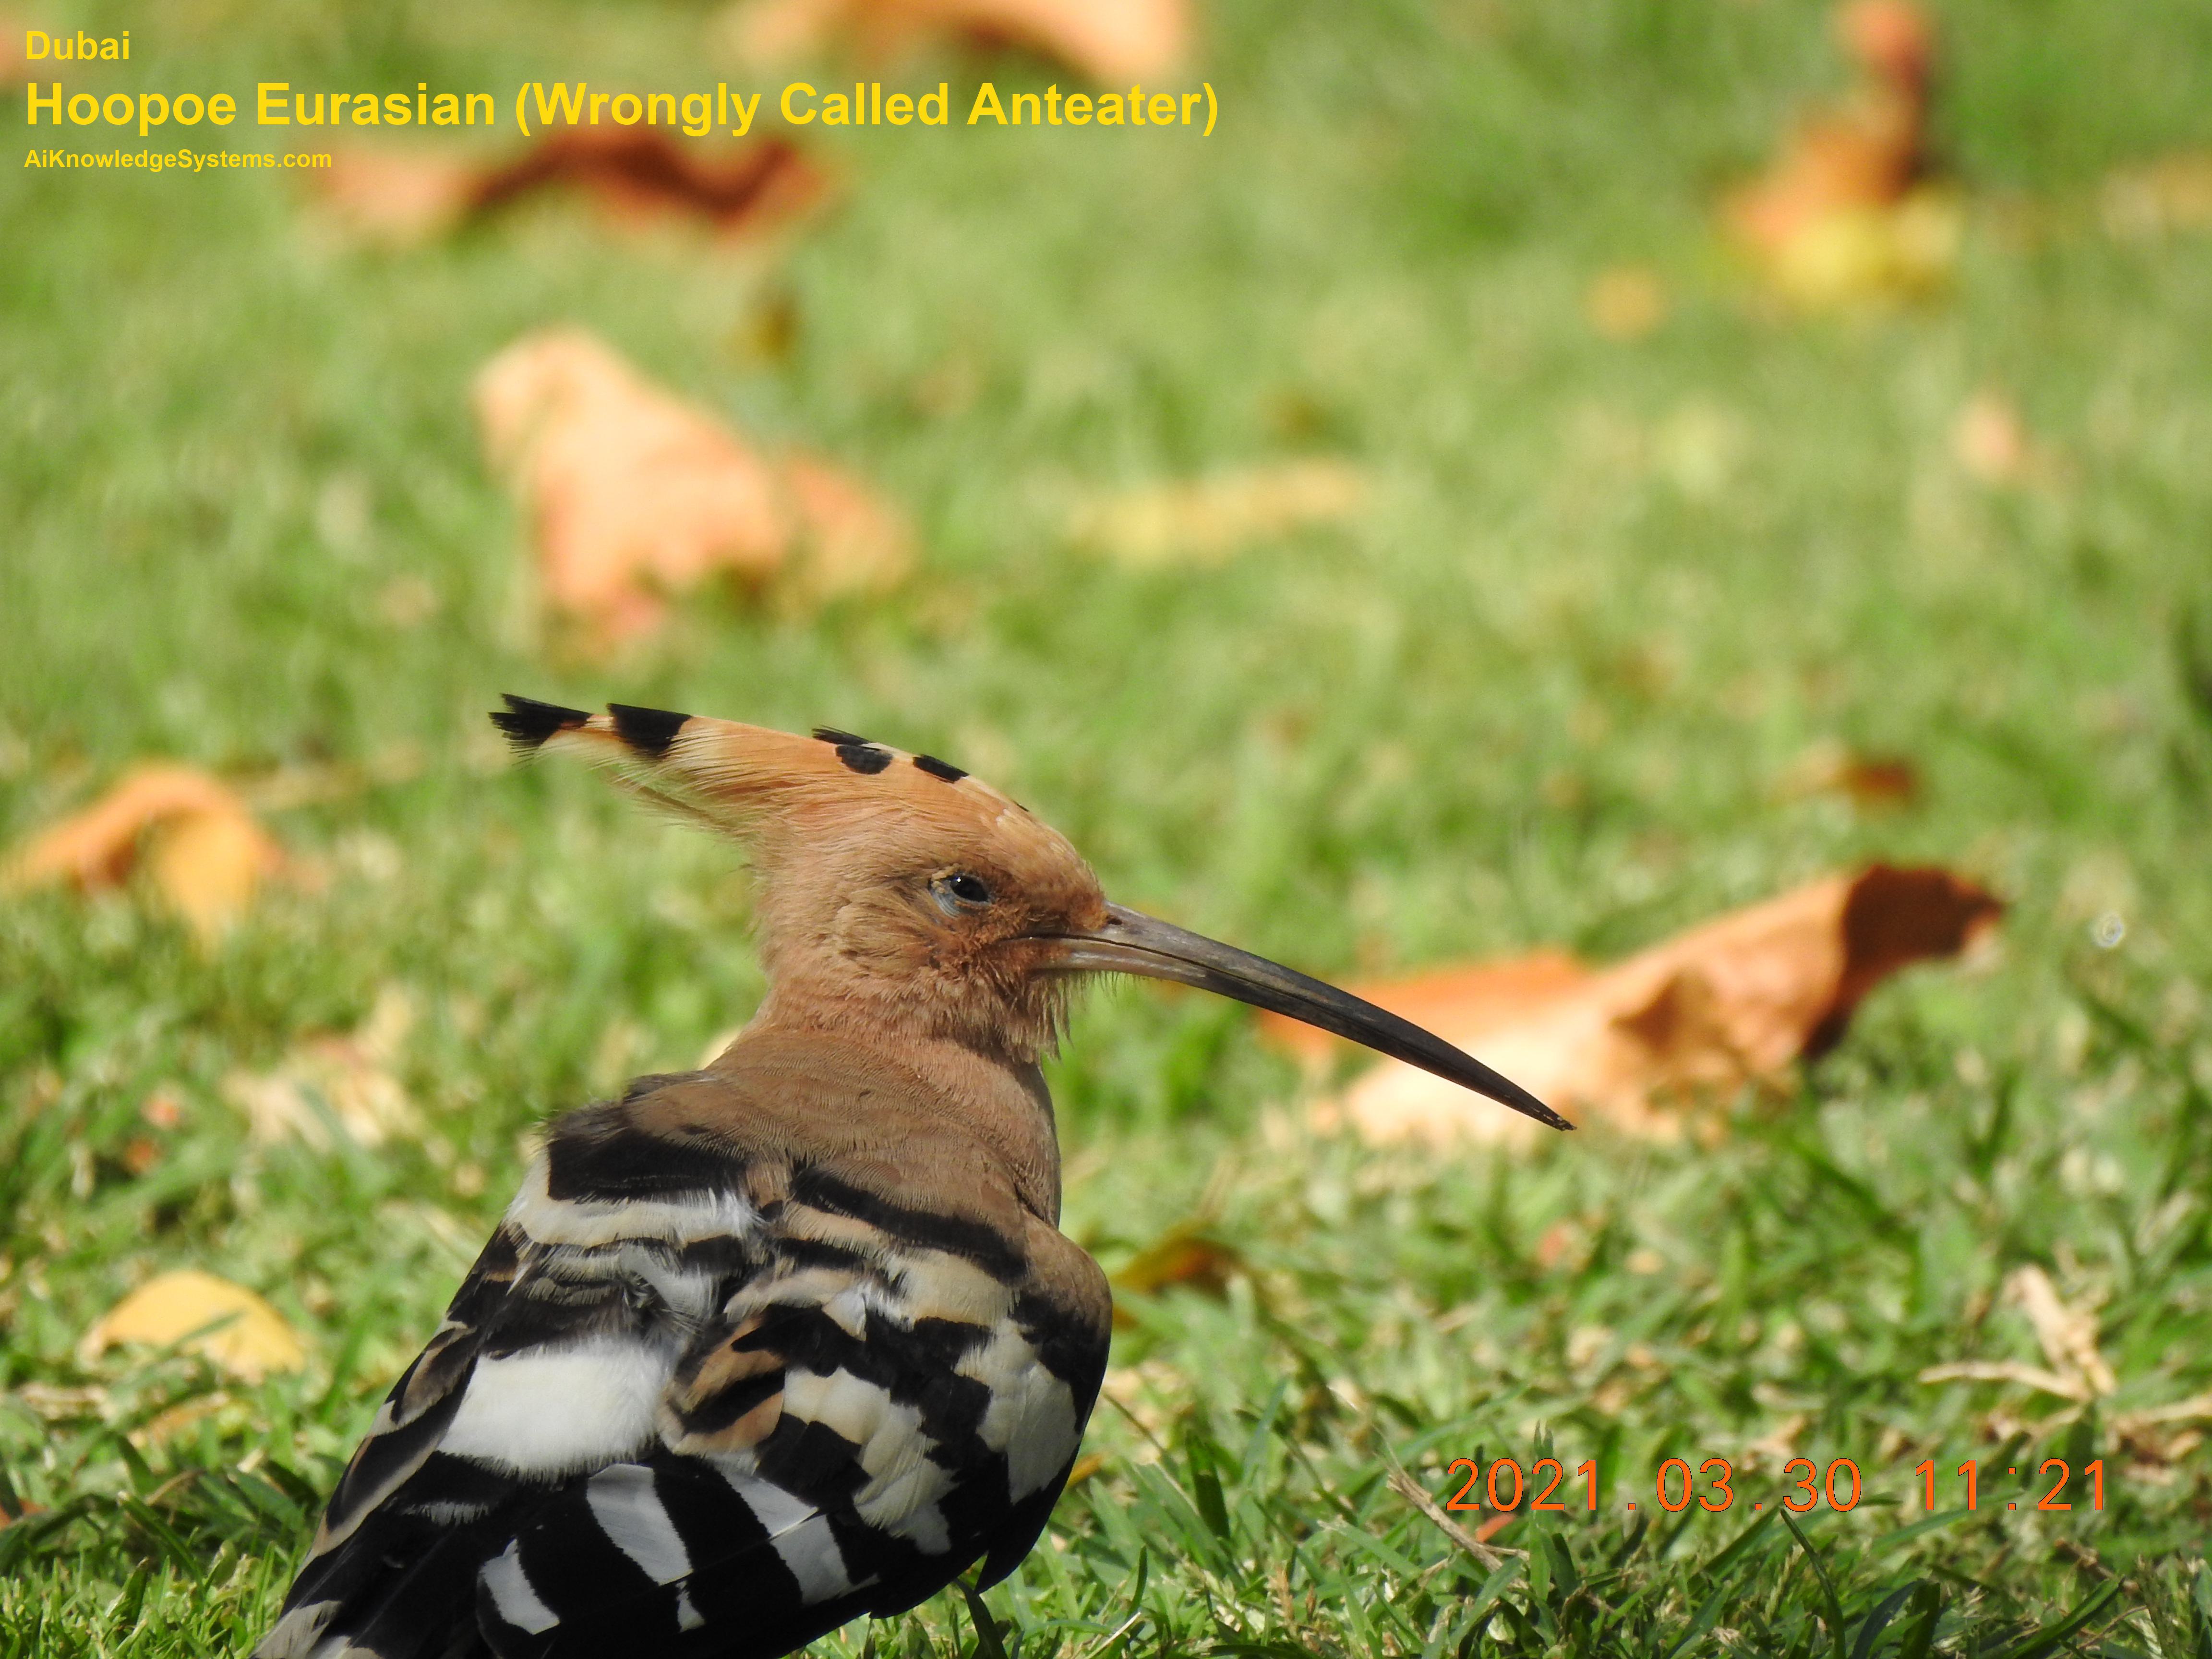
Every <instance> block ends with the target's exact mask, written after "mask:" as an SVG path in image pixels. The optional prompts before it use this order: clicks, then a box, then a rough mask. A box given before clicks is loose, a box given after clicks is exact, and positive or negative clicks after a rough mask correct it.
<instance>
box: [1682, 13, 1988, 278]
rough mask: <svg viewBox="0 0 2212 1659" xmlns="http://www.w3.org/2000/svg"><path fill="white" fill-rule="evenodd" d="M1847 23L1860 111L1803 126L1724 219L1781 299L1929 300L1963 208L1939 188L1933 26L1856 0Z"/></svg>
mask: <svg viewBox="0 0 2212 1659" xmlns="http://www.w3.org/2000/svg"><path fill="white" fill-rule="evenodd" d="M1837 24H1838V33H1839V34H1840V35H1841V37H1842V40H1843V43H1844V46H1845V47H1846V49H1847V50H1848V51H1849V52H1850V54H1851V55H1852V57H1853V58H1856V59H1857V61H1858V64H1859V66H1860V69H1861V70H1862V71H1863V81H1862V83H1861V85H1860V86H1859V88H1857V92H1856V94H1855V95H1854V97H1853V99H1852V100H1851V102H1850V104H1849V105H1848V106H1845V107H1844V108H1843V109H1840V110H1837V111H1834V112H1830V113H1828V114H1826V115H1823V116H1820V117H1819V118H1814V119H1812V120H1808V121H1807V122H1805V123H1804V124H1803V125H1801V126H1800V128H1799V129H1798V131H1796V134H1795V135H1794V136H1793V137H1791V139H1790V143H1789V144H1788V145H1787V146H1786V147H1785V149H1784V151H1783V153H1782V155H1780V156H1778V158H1777V159H1776V161H1775V162H1774V164H1773V165H1772V166H1771V167H1770V168H1768V170H1767V172H1766V173H1765V175H1764V176H1763V177H1762V178H1760V179H1758V180H1757V181H1756V182H1754V183H1753V184H1750V185H1746V186H1744V187H1743V188H1742V189H1741V190H1739V191H1736V192H1735V194H1734V195H1733V196H1731V197H1729V200H1728V202H1727V204H1726V206H1725V214H1724V216H1725V218H1726V220H1727V222H1728V225H1729V230H1730V232H1731V233H1732V234H1733V235H1734V236H1735V239H1736V240H1737V241H1738V242H1739V243H1740V244H1741V246H1743V248H1744V249H1745V251H1746V252H1747V253H1749V254H1750V256H1751V257H1752V258H1753V260H1754V262H1755V263H1756V264H1758V265H1759V268H1760V270H1762V271H1763V272H1764V274H1765V276H1766V278H1767V280H1768V282H1769V283H1771V285H1772V287H1773V288H1774V289H1775V290H1776V291H1777V292H1778V293H1779V294H1780V295H1782V296H1783V297H1784V299H1786V300H1788V301H1790V302H1792V303H1793V304H1796V305H1798V306H1800V307H1805V308H1807V309H1820V308H1825V307H1836V306H1844V305H1850V304H1854V303H1858V302H1863V301H1883V300H1893V299H1899V298H1909V297H1911V296H1913V295H1919V294H1923V293H1925V292H1927V291H1929V290H1930V289H1934V288H1936V287H1937V286H1939V285H1940V284H1941V283H1942V282H1943V280H1944V279H1945V278H1946V277H1947V276H1948V274H1949V271H1950V270H1951V267H1952V265H1953V264H1955V263H1956V260H1957V257H1958V244H1959V238H1960V210H1959V207H1958V204H1957V202H1956V201H1955V199H1954V197H1952V196H1951V195H1950V194H1949V193H1948V192H1947V191H1944V190H1942V188H1941V187H1940V186H1936V185H1932V184H1931V183H1930V182H1929V176H1930V173H1931V165H1930V161H1929V149H1928V128H1929V106H1930V103H1931V100H1932V96H1933V89H1934V83H1935V66H1936V39H1935V31H1934V27H1933V26H1932V25H1931V24H1930V23H1929V21H1928V20H1927V18H1926V17H1925V15H1923V13H1922V12H1921V11H1920V10H1919V9H1918V8H1917V7H1916V6H1913V5H1911V4H1909V3H1907V0H1852V3H1850V4H1847V5H1845V6H1844V7H1842V8H1841V9H1839V10H1838V13H1837Z"/></svg>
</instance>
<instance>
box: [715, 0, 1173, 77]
mask: <svg viewBox="0 0 2212 1659" xmlns="http://www.w3.org/2000/svg"><path fill="white" fill-rule="evenodd" d="M724 33H725V34H726V37H727V38H728V40H729V41H730V43H731V45H732V46H733V47H734V48H735V50H736V51H737V52H738V55H739V56H740V57H742V58H744V60H745V61H746V62H747V63H750V64H761V65H764V66H765V65H773V64H786V63H789V62H791V61H793V60H794V59H797V58H808V57H812V56H816V55H818V54H820V53H822V52H824V51H826V50H827V49H828V48H829V47H830V46H832V45H834V44H837V43H840V42H842V43H846V44H848V45H850V46H851V47H852V48H853V49H854V51H855V52H858V53H859V55H860V57H861V58H863V59H864V60H866V61H869V62H872V63H881V62H886V61H892V60H896V59H897V58H902V57H904V56H906V55H907V54H908V53H909V52H912V51H913V50H915V48H916V47H918V46H921V45H923V44H924V43H926V42H927V41H928V40H933V39H942V38H945V37H947V36H951V37H953V38H956V39H960V40H969V41H972V42H975V43H979V44H981V45H985V46H1000V45H1012V46H1022V47H1025V48H1027V49H1028V50H1030V51H1031V52H1037V53H1039V54H1041V55H1042V56H1044V57H1047V58H1056V59H1058V60H1059V61H1060V62H1061V63H1063V64H1066V65H1067V66H1068V67H1069V68H1071V69H1073V70H1077V71H1078V72H1079V73H1081V74H1084V75H1087V76H1091V78H1092V79H1093V80H1096V81H1100V82H1114V81H1119V80H1121V79H1122V78H1123V77H1125V76H1135V77H1138V78H1139V79H1141V78H1143V77H1145V76H1158V75H1165V74H1168V73H1170V71H1172V70H1176V69H1178V68H1180V67H1181V66H1182V64H1184V63H1185V62H1186V60H1188V58H1189V56H1190V45H1191V13H1190V5H1189V0H745V3H741V4H739V5H737V6H735V7H732V9H731V11H730V14H729V19H728V22H727V23H726V27H725V29H724Z"/></svg>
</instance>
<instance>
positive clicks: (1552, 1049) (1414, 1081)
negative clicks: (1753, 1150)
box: [1261, 865, 2002, 1145]
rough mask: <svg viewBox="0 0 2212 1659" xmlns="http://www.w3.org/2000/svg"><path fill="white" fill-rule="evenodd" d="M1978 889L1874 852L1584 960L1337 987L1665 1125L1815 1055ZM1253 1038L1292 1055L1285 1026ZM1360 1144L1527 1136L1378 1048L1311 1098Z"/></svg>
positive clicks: (1962, 911)
mask: <svg viewBox="0 0 2212 1659" xmlns="http://www.w3.org/2000/svg"><path fill="white" fill-rule="evenodd" d="M2001 911H2002V906H2001V905H2000V904H1999V902H1997V900H1996V899H1995V898H1994V897H1992V896H1990V894H1988V893H1987V892H1985V891H1984V890H1982V889H1981V888H1979V887H1977V886H1975V885H1974V884H1972V883H1971V882H1967V881H1965V880H1962V879H1960V878H1959V877H1956V876H1954V875H1952V874H1950V873H1949V872H1947V871H1943V870H1939V869H1897V868H1893V867H1892V866H1887V865H1875V866H1871V867H1870V868H1869V869H1867V870H1865V871H1863V872H1860V873H1859V874H1857V875H1856V876H1843V875H1838V876H1831V877H1827V878H1825V879H1823V880H1820V881H1817V882H1814V883H1812V884H1809V885H1808V886H1805V887H1802V888H1799V889H1797V890H1796V891H1794V892H1790V893H1786V894H1784V895H1783V896H1780V897H1778V898H1773V899H1769V900H1767V901H1766V902H1764V903H1762V904H1756V905H1753V906H1751V907H1749V908H1746V909H1742V910H1737V911H1733V912H1731V913H1729V915H1724V916H1721V917H1718V918H1717V919H1716V920H1714V921H1709V922H1706V923H1705V924H1704V925H1702V926H1700V927H1694V928H1692V929H1691V930H1690V931H1689V932H1687V933H1682V934H1680V935H1678V936H1677V937H1676V938H1674V939H1671V940H1668V941H1667V942H1666V943H1664V944H1662V945H1655V946H1653V947H1652V948H1651V949H1650V950H1648V951H1643V952H1642V953H1640V954H1639V955H1637V956H1634V957H1630V958H1629V959H1628V960H1627V961H1626V962H1623V963H1618V964H1616V965H1615V966H1613V967H1612V968H1609V969H1602V970H1594V969H1586V968H1583V967H1582V966H1581V965H1580V964H1578V963H1575V962H1573V960H1572V959H1571V958H1569V957H1563V956H1561V955H1560V954H1559V953H1558V952H1555V951H1554V952H1547V953H1544V954H1541V955H1540V956H1537V957H1529V958H1524V959H1522V960H1521V961H1518V962H1509V963H1493V964H1487V965H1485V966H1483V967H1480V968H1475V969H1455V970H1452V971H1449V972H1448V973H1445V974H1441V975H1421V976H1420V977H1419V978H1415V979H1411V980H1406V981H1397V982H1395V983H1387V984H1377V985H1368V986H1364V987H1358V986H1356V987H1352V988H1353V989H1354V990H1355V991H1356V992H1357V993H1358V994H1360V995H1362V996H1364V997H1366V998H1368V999H1369V1000H1370V1001H1373V1002H1376V1003H1378V1004H1380V1005H1381V1006H1383V1007H1385V1008H1388V1009H1390V1010H1391V1011H1393V1012H1399V1013H1402V1014H1404V1015H1405V1016H1406V1017H1407V1018H1411V1019H1414V1020H1417V1021H1419V1023H1421V1024H1425V1025H1426V1026H1427V1027H1428V1028H1429V1029H1430V1030H1433V1031H1435V1032H1436V1033H1437V1035H1438V1036H1442V1037H1443V1038H1444V1039H1445V1040H1446V1041H1448V1042H1454V1043H1456V1044H1457V1045H1458V1046H1459V1047H1461V1048H1465V1049H1467V1050H1468V1052H1469V1053H1471V1054H1476V1055H1478V1056H1480V1058H1481V1059H1482V1060H1484V1061H1485V1063H1486V1064H1488V1065H1490V1066H1494V1067H1495V1068H1496V1069H1498V1071H1500V1072H1502V1073H1504V1074H1505V1075H1506V1076H1507V1077H1510V1078H1511V1079H1513V1080H1514V1081H1515V1082H1516V1083H1518V1084H1520V1085H1522V1086H1523V1087H1524V1088H1527V1089H1529V1090H1531V1091H1534V1093H1535V1094H1536V1095H1537V1096H1538V1097H1540V1098H1541V1099H1543V1100H1546V1101H1547V1102H1549V1103H1551V1104H1553V1105H1554V1106H1556V1107H1559V1108H1560V1109H1562V1110H1565V1111H1567V1112H1568V1113H1570V1114H1571V1115H1572V1114H1575V1113H1577V1112H1579V1113H1581V1114H1583V1115H1585V1116H1586V1117H1588V1116H1595V1118H1596V1119H1598V1120H1600V1121H1604V1122H1605V1123H1607V1124H1608V1125H1609V1126H1611V1127H1613V1128H1615V1129H1617V1130H1620V1131H1622V1132H1625V1133H1631V1134H1638V1135H1646V1136H1652V1137H1657V1138H1662V1139H1672V1138H1674V1137H1675V1136H1677V1135H1679V1134H1680V1133H1681V1132H1682V1130H1683V1128H1684V1127H1685V1126H1686V1123H1687V1122H1688V1121H1689V1116H1688V1110H1687V1109H1691V1108H1694V1107H1695V1106H1697V1105H1698V1104H1699V1103H1700V1102H1701V1101H1704V1100H1715V1101H1717V1100H1723V1099H1725V1098H1727V1097H1730V1096H1732V1095H1734V1094H1735V1092H1737V1091H1739V1090H1741V1089H1742V1088H1744V1087H1745V1086H1747V1085H1765V1084H1771V1083H1773V1082H1775V1081H1776V1080H1778V1079H1779V1077H1780V1076H1781V1075H1782V1073H1784V1072H1785V1071H1786V1070H1787V1068H1788V1067H1789V1066H1790V1064H1791V1063H1792V1062H1794V1061H1796V1060H1800V1059H1809V1058H1814V1057H1816V1056H1818V1055H1819V1054H1823V1053H1825V1052H1826V1050H1827V1049H1828V1048H1832V1047H1833V1046H1834V1044H1835V1043H1836V1042H1838V1040H1839V1039H1840V1038H1841V1037H1842V1036H1843V1032H1844V1026H1845V1024H1847V1023H1848V1021H1849V1019H1850V1014H1851V1012H1852V1010H1853V1009H1855V1008H1856V1007H1857V1006H1858V1004H1859V1003H1860V1001H1861V1000H1863V999H1864V998H1865V996H1866V994H1868V993H1869V991H1871V990H1872V989H1873V988H1874V987H1875V985H1877V984H1879V983H1880V982H1881V981H1882V980H1883V979H1885V978H1887V976H1888V975H1891V974H1893V973H1894V972H1896V971H1897V970H1898V969H1900V968H1903V967H1905V966H1906V965H1907V964H1908V963H1913V962H1917V961H1921V960H1923V959H1925V958H1928V957H1944V956H1952V955H1955V954H1956V953H1957V952H1959V951H1960V950H1961V949H1963V948H1964V947H1965V946H1966V945H1967V944H1968V943H1969V942H1970V941H1971V940H1972V939H1974V938H1976V937H1977V936H1978V935H1979V934H1980V933H1982V932H1983V931H1984V929H1986V928H1987V927H1990V925H1992V924H1993V923H1994V922H1995V921H1996V918H1997V916H1998V915H2000V914H2001ZM1261 1028H1262V1030H1263V1031H1264V1032H1265V1033H1266V1034H1267V1035H1268V1036H1271V1037H1274V1038H1276V1039H1277V1040H1279V1041H1284V1042H1295V1043H1296V1044H1297V1045H1298V1046H1300V1047H1303V1048H1307V1049H1308V1051H1309V1052H1310V1044H1311V1039H1310V1037H1307V1036H1304V1035H1303V1034H1300V1035H1298V1036H1296V1037H1295V1038H1293V1037H1292V1036H1291V1022H1288V1021H1285V1020H1284V1019H1282V1018H1280V1017H1279V1016H1273V1015H1266V1016H1262V1017H1261ZM1316 1118H1317V1121H1319V1122H1320V1123H1321V1125H1322V1127H1336V1126H1337V1125H1340V1124H1342V1123H1345V1122H1347V1121H1348V1122H1349V1123H1350V1124H1351V1125H1352V1127H1355V1128H1357V1129H1358V1131H1359V1132H1360V1133H1362V1134H1363V1135H1364V1136H1365V1137H1366V1138H1367V1139H1370V1140H1373V1141H1378V1142H1383V1141H1398V1140H1413V1141H1422V1142H1427V1143H1430V1144H1432V1145H1447V1144H1449V1143H1451V1142H1454V1141H1456V1140H1462V1139H1473V1140H1500V1139H1511V1140H1513V1141H1515V1142H1516V1143H1518V1144H1527V1142H1528V1141H1529V1140H1532V1139H1534V1135H1535V1133H1536V1131H1535V1129H1534V1126H1533V1125H1530V1124H1528V1122H1527V1121H1526V1120H1524V1119H1522V1118H1520V1117H1517V1116H1515V1115H1512V1114H1510V1113H1507V1112H1505V1111H1504V1110H1502V1109H1499V1108H1498V1107H1497V1106H1495V1105H1492V1103H1489V1102H1487V1101H1485V1100H1481V1099H1479V1098H1477V1097H1474V1096H1473V1095H1470V1094H1468V1092H1467V1091H1464V1090H1462V1089H1460V1088H1457V1087H1456V1086H1455V1085H1451V1084H1449V1083H1446V1082H1443V1080H1442V1079H1437V1078H1433V1077H1431V1076H1430V1075H1429V1074H1428V1073H1425V1072H1422V1071H1419V1070H1417V1069H1415V1068H1414V1067H1413V1066H1407V1065H1404V1064H1402V1063H1401V1062H1399V1061H1396V1060H1389V1061H1385V1062H1384V1063H1383V1064H1382V1065H1380V1066H1376V1068H1375V1069H1373V1070H1372V1071H1370V1072H1369V1073H1367V1074H1366V1075H1365V1076H1364V1077H1362V1078H1361V1079H1358V1081H1357V1082H1356V1083H1355V1084H1353V1085H1352V1088H1351V1089H1350V1090H1349V1091H1346V1093H1345V1095H1344V1096H1343V1097H1341V1098H1340V1099H1339V1100H1332V1101H1326V1102H1323V1103H1322V1106H1321V1107H1320V1108H1319V1109H1317V1112H1316Z"/></svg>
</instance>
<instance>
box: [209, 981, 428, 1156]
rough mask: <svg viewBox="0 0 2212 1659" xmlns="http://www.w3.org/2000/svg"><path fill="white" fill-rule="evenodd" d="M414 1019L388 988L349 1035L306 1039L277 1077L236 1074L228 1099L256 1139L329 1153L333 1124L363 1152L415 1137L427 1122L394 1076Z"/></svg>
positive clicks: (399, 994)
mask: <svg viewBox="0 0 2212 1659" xmlns="http://www.w3.org/2000/svg"><path fill="white" fill-rule="evenodd" d="M414 1020H415V1006H414V1000H413V999H412V998H410V996H409V995H408V994H407V993H406V992H404V991H403V990H401V989H399V988H398V987H397V986H387V987H385V989H384V990H383V991H382V992H381V993H380V994H378V997H377V1000H376V1004H375V1006H374V1007H373V1008H371V1009H370V1010H369V1013H368V1018H366V1019H364V1020H363V1021H362V1023H361V1024H360V1025H359V1026H358V1027H357V1028H356V1030H354V1031H353V1032H352V1033H351V1035H349V1036H336V1035H333V1034H330V1033H325V1034H323V1035H321V1036H311V1037H308V1038H307V1039H305V1040H304V1041H302V1042H300V1043H299V1044H298V1045H297V1046H296V1047H295V1048H294V1049H293V1050H292V1052H291V1053H290V1054H288V1055H286V1056H285V1059H284V1062H283V1065H281V1066H278V1067H277V1068H276V1070H275V1071H273V1072H267V1073H258V1074H257V1073H247V1072H234V1073H232V1074H231V1075H230V1076H229V1077H228V1078H226V1079H224V1080H223V1094H224V1096H225V1097H226V1098H227V1099H228V1100H229V1101H230V1103H232V1104H233V1105H234V1106H236V1107H237V1108H238V1109H240V1111H242V1112H244V1113H245V1114H246V1120H247V1121H248V1122H249V1123H250V1124H251V1125H252V1135H253V1138H254V1139H256V1140H258V1141H262V1142H270V1141H277V1140H286V1139H299V1140H301V1141H302V1142H304V1143H305V1144H306V1145H307V1146H311V1147H313V1149H314V1150H315V1151H317V1152H327V1151H329V1150H330V1147H331V1130H330V1123H331V1120H332V1119H335V1120H336V1121H337V1125H338V1127H340V1128H341V1129H343V1131H344V1133H345V1134H346V1135H347V1136H348V1137H349V1139H352V1140H353V1142H354V1143H355V1144H356V1146H382V1145H383V1144H384V1143H385V1142H386V1140H389V1139H392V1138H393V1137H395V1136H404V1135H413V1134H416V1133H419V1132H420V1131H421V1129H422V1120H421V1118H420V1116H419V1115H417V1114H416V1109H415V1106H414V1103H413V1102H412V1101H410V1099H409V1098H408V1096H407V1091H406V1089H405V1087H404V1086H403V1085H401V1083H400V1081H399V1079H398V1078H397V1077H395V1076H394V1075H393V1074H392V1067H393V1066H396V1065H397V1064H398V1060H399V1058H400V1055H401V1053H402V1051H403V1049H404V1045H405V1042H406V1038H407V1033H408V1030H409V1029H410V1027H411V1026H412V1025H413V1024H414Z"/></svg>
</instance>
